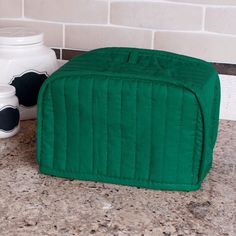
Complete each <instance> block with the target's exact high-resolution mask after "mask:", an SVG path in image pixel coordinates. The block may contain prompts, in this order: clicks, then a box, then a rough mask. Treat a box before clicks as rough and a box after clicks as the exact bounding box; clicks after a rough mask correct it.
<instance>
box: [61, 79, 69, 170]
mask: <svg viewBox="0 0 236 236" xmlns="http://www.w3.org/2000/svg"><path fill="white" fill-rule="evenodd" d="M63 81H64V83H63V95H62V96H63V103H64V104H63V107H64V111H63V113H64V116H65V121H64V122H65V126H66V127H65V128H64V136H65V160H64V170H66V169H67V166H66V164H67V158H68V134H67V130H68V124H67V109H66V96H65V86H66V80H63Z"/></svg>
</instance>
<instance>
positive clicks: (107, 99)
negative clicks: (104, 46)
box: [106, 79, 109, 175]
mask: <svg viewBox="0 0 236 236" xmlns="http://www.w3.org/2000/svg"><path fill="white" fill-rule="evenodd" d="M108 101H109V79H108V81H107V97H106V108H107V109H106V112H107V113H106V125H107V128H106V131H107V136H106V143H107V153H106V175H107V173H108V151H109V148H108V135H109V125H108Z"/></svg>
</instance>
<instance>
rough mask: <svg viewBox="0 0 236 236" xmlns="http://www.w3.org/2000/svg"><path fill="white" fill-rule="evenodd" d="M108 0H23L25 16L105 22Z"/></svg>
mask: <svg viewBox="0 0 236 236" xmlns="http://www.w3.org/2000/svg"><path fill="white" fill-rule="evenodd" d="M107 15H108V0H69V1H68V0H60V1H58V0H25V16H26V17H29V18H34V19H40V20H48V21H59V22H71V23H74V22H75V23H107Z"/></svg>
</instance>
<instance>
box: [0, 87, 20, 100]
mask: <svg viewBox="0 0 236 236" xmlns="http://www.w3.org/2000/svg"><path fill="white" fill-rule="evenodd" d="M15 93H16V89H15V87H14V86H12V85H9V84H0V98H3V97H10V96H14V95H15Z"/></svg>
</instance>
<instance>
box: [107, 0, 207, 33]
mask: <svg viewBox="0 0 236 236" xmlns="http://www.w3.org/2000/svg"><path fill="white" fill-rule="evenodd" d="M202 19H203V9H202V8H201V7H199V6H187V5H179V4H168V3H160V2H152V1H142V2H140V1H132V2H129V1H113V2H111V23H112V24H117V25H126V26H134V27H141V28H143V27H144V28H155V29H169V30H200V29H201V28H202V23H203V22H202Z"/></svg>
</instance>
